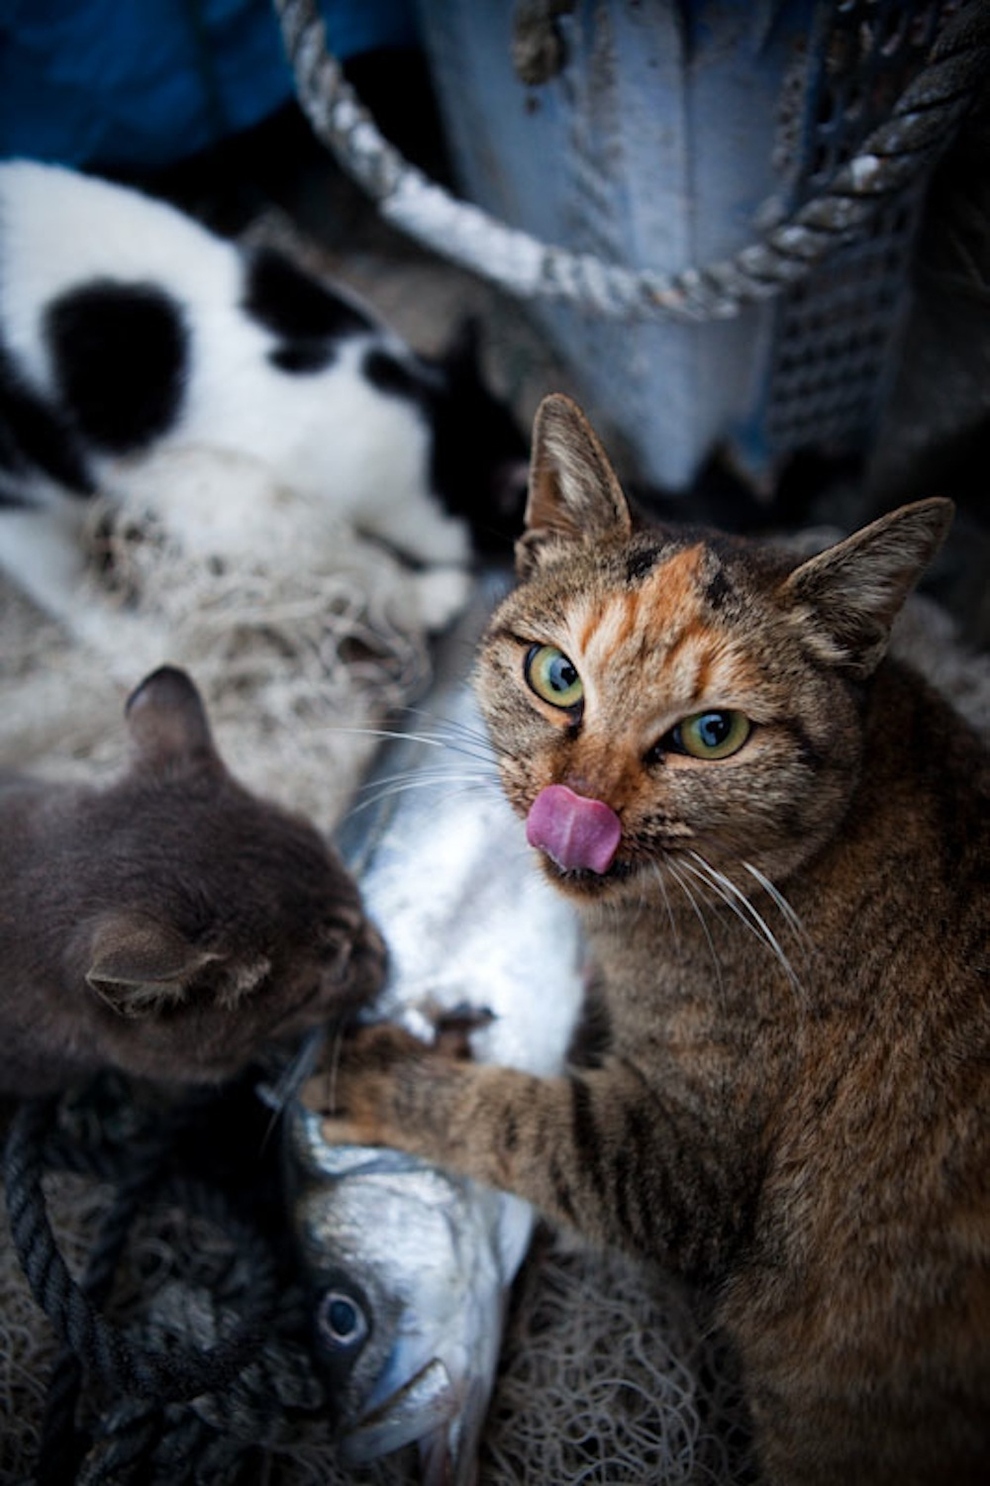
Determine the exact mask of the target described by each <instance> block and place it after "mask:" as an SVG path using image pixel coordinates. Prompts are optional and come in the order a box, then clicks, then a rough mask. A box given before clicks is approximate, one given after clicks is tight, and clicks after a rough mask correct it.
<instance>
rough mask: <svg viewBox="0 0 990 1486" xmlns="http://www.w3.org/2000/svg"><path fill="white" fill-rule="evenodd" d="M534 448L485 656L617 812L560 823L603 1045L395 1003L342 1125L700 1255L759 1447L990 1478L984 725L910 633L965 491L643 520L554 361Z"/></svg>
mask: <svg viewBox="0 0 990 1486" xmlns="http://www.w3.org/2000/svg"><path fill="white" fill-rule="evenodd" d="M533 460H534V466H533V479H532V485H531V498H530V506H529V512H528V524H527V530H526V533H525V535H524V537H523V539H522V541H521V542H520V545H519V552H518V557H519V568H520V574H521V578H522V581H521V583H520V585H519V586H518V588H517V589H516V590H515V592H513V593H512V594H510V596H509V597H508V598H507V599H506V600H505V602H504V603H503V604H502V606H501V607H500V608H499V610H498V611H497V612H496V614H495V615H494V617H493V619H492V622H491V625H490V628H489V631H488V633H487V636H486V637H485V640H484V642H483V646H482V650H481V654H480V658H479V670H478V685H479V693H480V697H481V700H482V705H483V708H484V711H485V715H486V718H487V721H488V726H489V730H490V733H491V737H492V741H493V744H494V749H495V753H496V757H497V761H498V766H499V769H500V772H501V776H502V780H503V783H504V787H505V790H506V793H507V795H508V798H509V799H510V801H511V802H512V804H513V805H514V807H515V808H516V809H517V810H518V812H519V813H520V815H521V816H526V815H527V813H528V811H529V809H530V806H531V805H532V803H533V801H534V799H535V798H536V797H537V796H538V795H539V794H540V792H541V791H542V790H543V789H544V788H546V786H548V785H551V784H553V785H565V786H567V788H568V789H569V790H571V791H573V792H575V793H577V794H579V795H585V796H589V797H592V798H594V799H597V800H599V801H603V802H605V803H606V804H607V805H608V806H609V807H610V808H611V809H612V810H614V811H615V812H616V813H617V814H618V816H619V818H620V820H621V824H622V838H621V841H620V845H619V847H618V850H617V853H616V856H615V858H614V860H613V862H612V863H611V865H610V866H609V867H608V869H607V870H606V871H604V872H598V871H592V870H584V869H577V870H574V869H571V870H569V871H563V870H561V869H560V868H559V867H558V866H556V865H555V863H554V861H553V860H552V859H551V858H550V857H549V856H546V855H544V854H542V853H541V854H540V855H541V857H542V860H541V865H542V868H543V870H544V871H545V872H546V873H547V874H548V876H549V877H550V878H551V880H552V881H553V882H554V883H555V884H556V885H557V886H558V887H559V888H560V890H561V891H563V892H565V893H567V894H569V895H570V896H571V897H572V898H573V899H574V901H575V902H576V903H577V905H578V907H579V909H580V911H581V913H582V915H583V919H584V922H585V925H586V929H587V935H588V939H589V942H590V945H591V947H592V949H593V951H594V953H595V956H596V959H597V964H598V970H599V977H598V979H599V987H598V989H599V992H600V995H601V997H602V999H603V1003H604V1009H605V1015H606V1019H607V1025H608V1043H607V1047H606V1049H605V1051H604V1053H603V1055H602V1056H600V1057H599V1058H598V1060H597V1061H596V1065H595V1066H593V1067H592V1066H585V1067H574V1068H573V1069H572V1070H571V1071H570V1072H569V1073H568V1074H567V1076H565V1077H561V1078H557V1079H551V1080H540V1079H534V1078H530V1077H528V1076H526V1075H523V1074H521V1073H517V1072H512V1071H509V1070H506V1069H498V1068H492V1067H475V1066H472V1065H470V1064H466V1063H456V1062H453V1061H444V1060H443V1059H441V1058H439V1057H435V1056H431V1055H428V1054H424V1053H423V1051H422V1050H421V1049H419V1048H416V1047H415V1046H414V1045H413V1044H411V1043H410V1042H409V1041H407V1040H405V1039H404V1038H403V1037H402V1036H401V1035H400V1034H397V1033H395V1032H394V1031H393V1030H392V1029H388V1028H386V1029H378V1030H376V1031H373V1032H369V1033H366V1034H362V1036H361V1037H360V1038H359V1039H357V1040H356V1042H355V1044H354V1046H353V1047H352V1049H351V1054H350V1058H349V1059H346V1058H345V1060H344V1063H343V1066H342V1067H340V1068H338V1069H337V1070H336V1080H337V1083H336V1087H337V1097H338V1101H339V1107H340V1108H342V1109H343V1110H344V1111H345V1115H344V1117H343V1118H338V1119H335V1120H332V1121H330V1127H331V1129H332V1130H333V1132H334V1133H335V1134H337V1135H340V1134H344V1135H346V1137H347V1138H358V1139H364V1140H372V1141H385V1142H392V1143H395V1144H398V1145H400V1146H402V1147H404V1148H406V1149H409V1150H413V1151H415V1152H418V1153H420V1154H422V1155H425V1156H428V1157H429V1158H431V1159H433V1160H437V1161H443V1162H446V1163H448V1164H450V1165H451V1166H454V1167H456V1168H457V1169H459V1170H462V1171H465V1172H468V1173H469V1174H471V1175H473V1176H475V1177H477V1178H479V1179H481V1180H485V1181H489V1182H493V1183H496V1184H498V1185H500V1186H503V1187H506V1188H508V1189H511V1190H513V1191H516V1192H519V1193H521V1194H522V1195H523V1196H525V1197H527V1198H529V1199H530V1200H531V1201H533V1202H535V1203H537V1204H538V1205H539V1206H541V1207H542V1208H543V1210H544V1211H545V1212H547V1213H548V1214H549V1215H551V1216H552V1217H554V1218H556V1219H558V1220H563V1221H565V1222H568V1223H571V1224H573V1225H575V1226H577V1227H578V1228H580V1229H582V1230H583V1231H584V1232H585V1233H586V1234H587V1235H588V1236H589V1237H590V1238H591V1239H592V1240H594V1241H596V1242H599V1243H607V1244H619V1245H622V1246H624V1247H626V1248H628V1249H631V1250H633V1251H635V1252H637V1253H640V1254H642V1255H643V1256H644V1257H646V1258H648V1259H650V1260H653V1261H657V1262H659V1263H660V1264H662V1265H665V1266H668V1267H670V1268H673V1269H676V1270H677V1271H678V1272H679V1273H681V1274H683V1275H684V1276H686V1277H687V1278H688V1279H689V1280H691V1281H693V1282H695V1283H697V1284H699V1285H701V1286H703V1287H705V1288H706V1289H707V1290H708V1291H709V1292H710V1293H711V1295H712V1296H713V1298H714V1301H715V1306H716V1314H717V1317H718V1319H719V1321H720V1322H721V1323H722V1324H723V1325H724V1326H725V1327H726V1328H727V1329H728V1331H729V1333H730V1334H731V1336H732V1338H733V1340H734V1342H735V1345H736V1347H737V1349H738V1351H739V1354H740V1356H741V1359H742V1363H743V1368H744V1375H745V1380H746V1384H747V1389H748V1397H749V1402H750V1406H751V1411H752V1416H753V1420H754V1428H755V1436H756V1445H757V1451H758V1455H759V1459H760V1465H761V1470H762V1476H763V1478H764V1479H766V1480H767V1481H769V1482H773V1483H781V1486H783V1483H786V1486H803V1483H807V1486H812V1483H816V1486H817V1483H821V1486H824V1483H826V1482H828V1483H832V1482H835V1481H836V1480H841V1481H842V1482H843V1483H844V1486H855V1483H864V1486H865V1483H876V1486H879V1483H885V1486H886V1483H892V1482H895V1481H896V1482H897V1483H898V1486H904V1483H915V1486H920V1483H927V1486H932V1483H936V1482H938V1483H941V1482H945V1483H952V1486H957V1483H966V1482H970V1483H975V1482H977V1481H981V1482H982V1481H985V1480H986V1479H987V1475H986V1472H987V1468H988V1461H990V1002H988V986H987V975H988V970H990V951H988V944H987V903H986V882H987V866H988V861H990V851H988V839H987V837H988V830H987V821H988V812H987V797H988V769H987V759H986V754H985V751H984V749H983V747H982V745H981V743H980V741H979V740H978V739H977V738H976V737H975V736H974V735H973V734H972V733H971V732H970V731H969V729H968V728H967V726H966V725H965V724H964V723H963V722H962V721H961V720H960V719H959V718H958V717H957V716H956V715H955V714H954V713H953V712H952V711H951V709H950V708H949V707H948V706H947V705H946V704H945V703H944V702H943V701H942V700H941V699H940V698H939V697H938V696H936V695H935V693H934V692H932V691H931V690H929V689H928V688H927V687H926V686H925V685H924V684H923V683H922V681H921V680H920V678H918V677H916V676H914V675H913V674H911V673H909V672H908V671H906V670H904V669H902V668H901V667H900V666H898V665H897V664H895V662H894V661H893V660H891V659H889V658H884V649H885V645H886V640H887V636H888V634H889V629H890V625H891V623H892V622H893V619H894V617H895V615H896V613H897V611H898V609H899V607H900V605H901V603H902V602H903V600H904V598H905V597H906V595H907V593H908V591H909V590H910V588H911V586H912V585H913V583H914V582H915V581H916V579H917V577H918V575H919V573H920V572H921V571H922V569H923V567H924V565H925V563H926V562H927V561H928V560H929V558H930V557H931V556H932V554H933V552H934V551H935V550H936V548H937V546H938V544H939V542H940V541H941V539H942V537H943V535H944V532H945V530H946V527H947V525H948V521H949V518H950V516H951V507H950V505H949V503H948V502H945V501H938V500H932V501H924V502H919V503H918V504H916V505H914V506H910V507H905V508H903V509H902V510H901V511H898V512H895V513H892V514H891V515H889V516H887V517H884V518H882V519H881V520H880V521H879V522H876V523H874V524H873V526H871V527H868V528H866V529H865V530H864V531H862V532H859V533H857V534H855V535H854V536H853V537H851V538H849V539H848V540H847V541H846V542H843V543H840V544H838V545H837V546H836V547H833V548H831V549H829V550H828V551H826V552H824V553H822V554H819V555H818V556H816V557H813V558H811V559H810V560H806V561H804V562H799V561H798V559H797V558H796V557H794V556H793V555H790V554H788V553H786V552H785V551H783V550H775V549H773V548H772V547H769V546H760V545H756V544H751V543H747V542H743V541H739V540H730V539H728V538H724V537H720V536H717V535H713V534H710V533H702V532H699V531H674V530H648V529H642V530H634V529H633V527H632V524H631V521H630V519H629V516H628V512H627V511H626V509H625V506H624V503H623V502H622V498H621V492H620V493H619V495H618V496H617V495H616V490H617V486H616V484H615V482H614V476H612V475H611V473H610V472H608V473H607V474H606V473H604V471H607V470H608V466H607V461H606V460H605V456H604V454H603V452H602V451H601V448H600V446H599V445H598V443H597V440H596V439H595V437H594V434H593V433H592V432H591V430H590V429H589V428H588V426H587V424H586V423H585V421H584V419H583V418H582V416H581V414H580V413H579V411H578V410H577V409H576V408H575V407H574V406H573V405H572V404H570V403H569V402H568V401H567V400H566V399H564V398H551V399H549V400H548V401H547V402H546V403H544V405H543V407H542V408H541V410H540V413H539V415H538V418H537V424H536V429H535V433H534V455H533ZM596 490H597V492H598V494H597V496H596V494H595V492H596ZM545 645H552V646H555V647H558V648H559V649H560V650H561V651H562V652H563V653H564V655H565V656H566V657H567V658H568V659H569V661H570V662H571V663H572V665H573V666H574V667H575V668H576V670H577V672H578V674H579V676H580V677H581V680H582V682H583V687H584V695H583V700H582V702H581V704H580V706H579V707H571V708H570V709H569V710H563V709H562V708H560V707H558V706H556V705H552V704H551V702H548V701H546V700H544V699H543V698H542V697H541V695H539V694H537V692H536V691H534V689H533V687H532V686H531V685H530V684H527V679H526V677H527V671H526V665H527V656H529V655H530V654H531V653H532V650H533V647H534V646H545ZM706 709H721V710H724V709H735V710H738V711H740V712H742V713H744V714H745V716H746V717H747V718H748V719H749V721H750V724H751V730H750V732H749V734H748V736H747V737H746V739H745V742H744V743H743V744H742V746H741V747H739V749H738V751H737V752H733V753H731V754H730V755H729V756H727V757H725V758H722V759H711V758H705V759H699V758H696V757H692V756H691V755H690V754H687V753H684V752H680V751H678V749H677V748H676V747H675V746H674V741H673V740H676V738H677V737H678V736H679V735H678V734H677V731H676V730H677V728H678V725H679V724H680V723H681V722H682V721H683V719H685V718H686V717H689V716H690V715H692V714H695V713H698V712H703V711H705V710H706ZM681 736H682V735H681ZM538 990H539V988H538V987H535V988H534V992H535V993H537V994H538Z"/></svg>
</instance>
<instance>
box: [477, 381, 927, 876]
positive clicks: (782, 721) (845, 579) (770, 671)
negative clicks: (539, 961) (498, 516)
mask: <svg viewBox="0 0 990 1486" xmlns="http://www.w3.org/2000/svg"><path fill="white" fill-rule="evenodd" d="M951 514H952V506H951V502H949V501H945V500H929V501H921V502H919V503H918V504H916V505H913V506H907V507H904V508H903V509H902V510H900V511H895V512H893V513H891V514H890V515H888V516H885V517H882V518H881V519H880V520H879V521H876V522H874V523H873V525H871V526H869V527H866V528H865V529H864V530H862V531H860V532H857V533H856V534H854V535H853V536H851V537H849V538H848V539H847V540H846V541H843V542H840V543H839V544H838V545H837V546H835V547H832V548H830V549H828V550H827V551H825V552H822V553H819V554H818V555H816V556H814V557H812V558H810V559H808V560H806V561H799V560H798V559H797V558H796V557H795V556H794V555H793V554H788V553H787V552H786V551H784V550H783V549H780V548H775V547H773V546H771V545H769V544H763V543H757V542H748V541H745V540H743V539H740V538H729V537H725V536H720V535H718V534H715V533H712V532H707V531H703V530H701V529H697V528H689V527H684V528H673V527H667V528H645V527H644V528H639V529H637V528H636V527H635V526H634V523H633V520H632V517H631V515H630V511H629V507H628V505H627V502H626V499H625V497H624V495H623V492H622V490H621V488H620V486H619V483H618V481H617V479H616V477H615V474H614V472H613V470H612V468H611V466H610V464H609V462H608V459H607V457H606V455H605V453H604V451H603V449H602V447H601V445H600V443H599V442H598V440H597V438H596V437H595V435H594V433H593V432H592V430H591V428H590V427H589V426H588V424H587V422H586V421H585V419H584V417H583V416H582V414H581V413H580V411H579V410H578V409H577V408H576V407H575V405H574V404H573V403H572V402H570V401H569V400H568V399H567V398H565V397H562V396H559V395H555V396H553V397H549V398H547V399H546V400H545V401H544V402H543V404H542V405H541V407H540V409H539V412H538V413H537V418H536V423H535V426H534V433H533V456H532V466H531V478H530V491H529V501H528V506H527V511H526V521H525V531H524V533H523V535H522V537H521V539H520V541H519V542H518V544H517V548H516V557H517V570H518V574H519V577H520V580H521V581H520V584H519V586H518V587H517V588H516V589H515V590H514V592H513V593H511V594H510V595H509V597H508V598H507V599H506V600H505V601H504V603H503V604H502V605H501V606H500V608H499V609H498V610H497V611H496V613H495V615H494V616H493V619H492V621H491V624H490V626H489V629H488V632H487V634H486V637H485V640H484V642H483V645H482V647H481V654H480V660H479V673H478V681H479V692H480V699H481V705H482V708H483V711H484V713H485V716H486V720H487V722H488V726H489V731H490V733H491V736H492V740H493V742H494V745H495V750H496V754H497V757H498V762H499V768H500V772H501V776H502V780H503V784H504V787H505V790H506V793H507V795H508V798H509V800H510V801H511V803H512V804H513V806H514V807H515V809H516V810H517V811H518V812H519V813H520V814H521V815H523V816H524V817H525V818H526V820H527V835H528V838H529V840H530V843H531V844H532V845H534V846H535V847H537V848H538V849H539V850H540V852H541V856H542V861H543V865H544V867H545V870H546V871H547V873H548V875H549V876H550V877H551V879H552V880H554V881H555V882H556V883H557V884H558V885H559V886H561V887H563V888H564V889H565V890H568V891H570V892H572V893H573V894H574V895H576V896H578V897H579V898H583V899H585V900H593V899H596V898H605V899H610V898H611V899H614V898H616V897H617V896H620V895H622V894H629V895H635V896H636V897H637V898H639V897H640V896H641V895H642V893H643V891H644V886H645V884H646V882H647V881H648V880H652V881H655V880H656V874H657V872H658V870H659V872H660V873H661V876H663V875H664V874H668V875H669V876H670V877H672V878H673V879H675V880H676V878H677V875H678V874H679V873H680V874H682V876H683V875H684V874H687V875H688V877H690V875H691V874H692V872H694V871H697V870H700V864H699V858H703V859H704V862H706V863H707V864H708V865H709V866H710V867H712V868H714V869H715V870H717V871H722V872H726V873H727V874H728V875H729V876H730V877H731V878H732V879H733V880H734V881H739V880H740V878H741V877H743V878H746V877H747V874H748V876H749V877H750V878H752V879H753V881H755V880H756V879H755V876H754V874H755V873H761V874H764V875H765V876H767V877H770V878H779V877H782V876H786V875H787V873H789V872H790V871H792V870H794V868H795V867H796V866H798V865H799V864H800V863H801V862H802V861H804V860H806V859H807V858H809V857H810V856H811V855H812V854H814V853H815V852H816V851H817V850H818V849H819V848H820V847H821V846H822V844H823V843H824V842H825V841H826V840H827V839H828V837H829V836H830V835H831V834H832V832H833V831H834V830H835V829H836V827H837V825H838V823H839V821H840V820H841V818H842V815H843V813H844V810H845V808H846V805H847V803H848V801H849V798H850V796H851V793H852V791H853V789H854V788H855V784H856V781H857V779H858V777H859V769H860V761H861V752H862V738H863V727H862V717H863V705H864V698H865V694H866V686H867V683H868V680H869V678H870V676H871V675H872V673H873V672H874V670H875V669H876V667H877V665H878V664H879V662H880V660H881V658H882V656H883V654H884V650H885V648H886V645H887V640H888V636H889V632H890V626H891V624H892V623H893V620H894V618H895V616H896V614H897V612H898V610H899V608H900V606H901V604H902V603H903V600H904V598H905V597H906V595H907V593H908V592H909V590H910V588H911V587H912V585H913V583H914V582H915V581H916V579H917V577H918V575H919V574H920V572H921V571H922V569H923V567H924V565H925V564H926V562H927V561H928V560H929V559H930V558H931V556H932V555H933V553H934V552H935V550H936V549H937V547H938V545H939V543H940V542H941V540H942V538H943V536H944V534H945V531H946V529H947V527H948V524H949V521H950V519H951ZM742 864H748V867H747V868H743V869H742V871H741V870H740V869H741V867H742ZM749 869H752V871H749ZM753 881H750V887H752V885H753Z"/></svg>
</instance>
